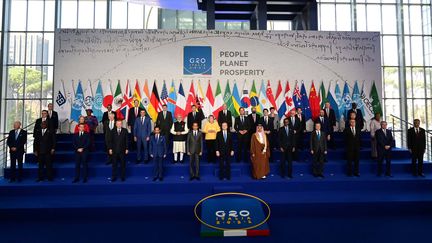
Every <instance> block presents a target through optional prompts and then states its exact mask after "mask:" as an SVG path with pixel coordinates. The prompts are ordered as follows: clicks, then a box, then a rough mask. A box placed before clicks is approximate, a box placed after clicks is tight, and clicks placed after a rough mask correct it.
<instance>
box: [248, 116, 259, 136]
mask: <svg viewBox="0 0 432 243" xmlns="http://www.w3.org/2000/svg"><path fill="white" fill-rule="evenodd" d="M260 117H261V116H260V115H258V114H257V113H256V114H255V121H254V119H253V116H252V114H249V115H248V118H249V126H250V131H251V133H253V132H255V131H256V127H257V125H258V122H260Z"/></svg>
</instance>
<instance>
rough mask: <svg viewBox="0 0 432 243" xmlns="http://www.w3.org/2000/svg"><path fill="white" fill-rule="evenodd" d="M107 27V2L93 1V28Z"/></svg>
mask: <svg viewBox="0 0 432 243" xmlns="http://www.w3.org/2000/svg"><path fill="white" fill-rule="evenodd" d="M106 27H107V2H106V1H96V3H95V28H96V29H105V28H106Z"/></svg>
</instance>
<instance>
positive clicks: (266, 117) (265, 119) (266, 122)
mask: <svg viewBox="0 0 432 243" xmlns="http://www.w3.org/2000/svg"><path fill="white" fill-rule="evenodd" d="M265 124H266V125H267V117H265Z"/></svg>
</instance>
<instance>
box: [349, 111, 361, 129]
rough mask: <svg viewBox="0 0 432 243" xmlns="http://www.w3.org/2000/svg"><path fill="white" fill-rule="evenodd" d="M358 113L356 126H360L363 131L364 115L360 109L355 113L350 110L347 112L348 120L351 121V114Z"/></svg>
mask: <svg viewBox="0 0 432 243" xmlns="http://www.w3.org/2000/svg"><path fill="white" fill-rule="evenodd" d="M353 112H354V113H356V119H355V120H356V125H357V126H359V128H360V129H363V127H364V120H363V113H362V112H361V110H360V109H356V110H355V111H354V110H353V109H350V110H349V111H348V112H347V120H349V117H350V114H351V113H353Z"/></svg>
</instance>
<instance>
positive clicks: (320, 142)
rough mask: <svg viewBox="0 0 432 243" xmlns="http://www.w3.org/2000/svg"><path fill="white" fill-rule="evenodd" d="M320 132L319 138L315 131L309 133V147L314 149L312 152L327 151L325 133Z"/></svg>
mask: <svg viewBox="0 0 432 243" xmlns="http://www.w3.org/2000/svg"><path fill="white" fill-rule="evenodd" d="M320 133H321V134H320V139H318V135H317V133H316V131H313V132H312V133H311V139H310V149H311V150H312V151H314V153H317V152H320V153H324V151H327V138H326V136H327V135H326V133H325V132H324V131H321V132H320Z"/></svg>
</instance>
